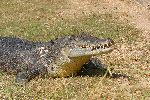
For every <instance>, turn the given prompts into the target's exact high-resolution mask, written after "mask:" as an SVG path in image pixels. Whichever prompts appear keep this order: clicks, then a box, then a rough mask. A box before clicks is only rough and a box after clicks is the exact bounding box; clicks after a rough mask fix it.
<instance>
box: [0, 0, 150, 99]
mask: <svg viewBox="0 0 150 100" xmlns="http://www.w3.org/2000/svg"><path fill="white" fill-rule="evenodd" d="M135 1H136V0H30V1H27V0H12V1H9V0H1V3H0V36H17V37H21V38H26V39H29V40H34V41H37V40H38V41H39V40H40V41H45V40H49V39H52V38H55V37H57V36H62V35H69V34H76V33H79V32H81V31H86V32H91V34H93V35H95V36H97V37H111V38H113V39H114V40H115V42H116V49H115V50H114V51H113V52H112V53H110V54H107V55H101V56H100V57H99V58H100V59H101V61H102V62H103V63H104V64H106V65H107V66H109V67H111V68H113V69H114V70H113V71H112V73H113V76H114V77H113V78H106V77H99V76H94V77H89V76H85V77H70V78H57V79H52V78H45V79H41V78H36V79H34V80H32V81H31V82H29V83H28V84H26V85H25V86H23V87H21V86H18V85H16V84H15V82H14V79H15V76H13V75H6V74H5V73H0V99H4V100H5V99H10V100H11V99H16V100H21V99H22V100H25V99H26V100H28V99H33V100H34V99H45V100H47V99H48V100H49V99H52V100H60V99H64V100H66V99H69V100H70V99H73V100H100V99H102V100H103V99H104V100H107V99H108V100H110V99H112V100H113V99H115V100H129V99H130V100H149V99H150V72H149V71H150V68H149V67H150V46H149V45H150V33H149V30H150V20H149V13H150V12H149V11H148V10H147V9H146V7H144V6H142V5H140V4H139V3H136V2H135Z"/></svg>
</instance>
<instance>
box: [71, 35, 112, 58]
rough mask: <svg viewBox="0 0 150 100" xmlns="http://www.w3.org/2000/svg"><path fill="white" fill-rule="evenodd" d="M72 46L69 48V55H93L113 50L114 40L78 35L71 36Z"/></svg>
mask: <svg viewBox="0 0 150 100" xmlns="http://www.w3.org/2000/svg"><path fill="white" fill-rule="evenodd" d="M72 38H73V39H74V41H72V44H74V45H72V44H71V45H72V46H73V47H72V48H70V50H69V51H70V53H69V57H81V56H93V55H98V54H103V53H109V52H111V51H112V50H113V48H112V45H113V44H114V41H113V40H112V39H110V38H106V39H102V38H97V37H93V36H91V35H86V34H83V35H79V36H74V37H72Z"/></svg>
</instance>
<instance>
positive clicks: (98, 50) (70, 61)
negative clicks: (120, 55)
mask: <svg viewBox="0 0 150 100" xmlns="http://www.w3.org/2000/svg"><path fill="white" fill-rule="evenodd" d="M113 44H114V41H113V40H112V39H110V38H98V37H94V36H92V35H89V34H85V33H82V34H78V35H70V36H63V37H58V38H56V39H52V40H49V41H47V42H35V41H29V40H25V39H20V38H17V37H0V70H1V71H2V72H6V73H11V74H15V75H16V82H17V83H18V82H28V81H30V80H31V79H33V78H35V77H36V76H43V75H48V76H50V77H54V78H56V77H68V76H71V75H73V74H75V73H76V72H77V71H79V70H81V68H82V67H83V65H84V64H85V63H87V62H89V61H90V59H91V58H92V57H93V56H95V55H99V54H103V53H109V52H111V51H112V50H113V48H112V45H113Z"/></svg>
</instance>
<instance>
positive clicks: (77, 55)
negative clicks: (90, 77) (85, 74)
mask: <svg viewBox="0 0 150 100" xmlns="http://www.w3.org/2000/svg"><path fill="white" fill-rule="evenodd" d="M53 42H54V45H53V46H54V47H53V48H55V50H51V51H54V52H55V55H54V56H55V62H54V63H53V64H52V65H53V68H52V69H53V72H52V70H51V69H50V70H49V72H50V73H52V74H51V76H54V77H65V76H70V75H71V74H73V73H75V72H77V71H78V70H80V69H81V68H82V65H83V64H85V63H86V62H88V61H89V60H90V58H91V57H92V56H95V55H99V54H103V53H108V52H111V51H112V50H113V48H112V45H113V44H114V42H113V40H112V39H109V38H106V39H101V38H97V37H93V36H91V35H87V34H81V35H72V36H66V37H61V38H57V39H56V40H54V41H53Z"/></svg>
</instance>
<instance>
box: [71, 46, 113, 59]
mask: <svg viewBox="0 0 150 100" xmlns="http://www.w3.org/2000/svg"><path fill="white" fill-rule="evenodd" d="M112 50H113V49H112V48H105V49H97V50H91V49H90V48H87V49H81V48H75V49H73V50H70V54H69V57H80V56H89V55H91V56H94V55H99V54H105V53H109V52H111V51H112Z"/></svg>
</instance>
